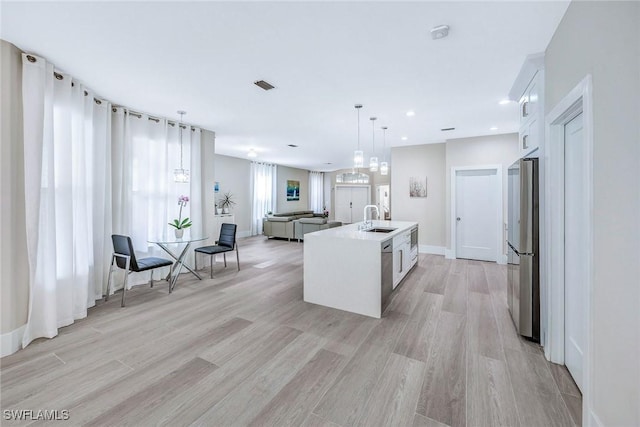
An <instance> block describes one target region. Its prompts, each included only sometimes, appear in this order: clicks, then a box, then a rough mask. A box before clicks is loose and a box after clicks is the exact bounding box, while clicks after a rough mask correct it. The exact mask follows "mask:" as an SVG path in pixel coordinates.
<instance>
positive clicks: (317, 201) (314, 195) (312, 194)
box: [309, 172, 324, 213]
mask: <svg viewBox="0 0 640 427" xmlns="http://www.w3.org/2000/svg"><path fill="white" fill-rule="evenodd" d="M309 209H311V210H312V211H314V212H316V213H320V212H324V172H309Z"/></svg>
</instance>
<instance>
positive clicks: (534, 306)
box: [507, 158, 540, 342]
mask: <svg viewBox="0 0 640 427" xmlns="http://www.w3.org/2000/svg"><path fill="white" fill-rule="evenodd" d="M508 188H509V190H508V191H509V206H508V209H509V213H508V223H507V246H508V248H507V250H508V287H507V302H508V305H509V312H510V313H511V318H512V319H513V323H514V324H515V325H516V329H517V331H518V333H519V334H520V335H523V336H525V337H528V338H530V339H532V340H533V341H536V342H540V262H539V256H540V244H539V238H538V237H539V230H540V227H539V223H538V218H539V216H538V194H539V180H538V159H535V158H525V159H521V160H518V161H517V162H516V163H514V164H513V165H511V166H510V167H509V175H508Z"/></svg>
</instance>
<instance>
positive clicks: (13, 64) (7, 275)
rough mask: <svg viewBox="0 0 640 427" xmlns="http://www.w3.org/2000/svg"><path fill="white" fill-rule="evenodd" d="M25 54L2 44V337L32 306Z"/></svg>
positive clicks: (0, 73)
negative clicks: (25, 146) (26, 195)
mask: <svg viewBox="0 0 640 427" xmlns="http://www.w3.org/2000/svg"><path fill="white" fill-rule="evenodd" d="M21 54H22V52H21V51H20V50H19V49H18V48H16V47H15V46H13V45H12V44H10V43H7V42H6V41H4V40H0V55H1V56H0V88H1V96H0V118H1V120H2V121H1V123H2V131H1V133H0V135H1V138H2V140H1V144H0V146H1V150H2V151H1V155H0V174H1V175H0V176H1V181H0V191H1V192H2V209H0V227H1V228H2V234H1V235H2V238H1V239H0V299H1V300H0V320H1V322H0V334H7V333H9V332H11V331H14V330H16V329H18V328H19V327H21V326H22V325H24V324H25V323H26V322H27V309H28V303H29V284H28V265H27V248H26V225H25V206H24V204H25V200H24V151H23V136H22V57H21ZM4 344H5V342H4V339H3V345H4ZM4 351H5V349H4V348H3V353H4Z"/></svg>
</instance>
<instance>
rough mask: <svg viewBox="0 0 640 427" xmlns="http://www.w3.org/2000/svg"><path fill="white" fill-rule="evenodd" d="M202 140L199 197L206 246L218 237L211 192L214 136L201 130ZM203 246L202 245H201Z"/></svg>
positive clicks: (214, 152)
mask: <svg viewBox="0 0 640 427" xmlns="http://www.w3.org/2000/svg"><path fill="white" fill-rule="evenodd" d="M202 139H203V141H204V143H203V146H202V157H201V158H200V162H201V164H200V166H201V168H202V194H201V195H200V197H201V198H202V200H204V203H203V206H202V207H203V210H204V213H203V215H204V233H205V235H207V236H209V240H208V241H207V244H211V245H213V244H214V242H215V241H216V240H217V239H218V236H214V227H215V225H214V221H213V215H214V214H215V204H216V202H215V194H214V192H213V186H214V184H215V180H216V174H215V167H216V134H215V133H214V132H212V131H210V130H206V129H202ZM202 245H204V243H203V244H202Z"/></svg>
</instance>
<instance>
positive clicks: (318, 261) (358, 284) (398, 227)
mask: <svg viewBox="0 0 640 427" xmlns="http://www.w3.org/2000/svg"><path fill="white" fill-rule="evenodd" d="M361 225H362V223H360V224H350V225H345V226H342V227H336V228H331V229H328V230H322V231H316V232H314V233H307V234H305V240H304V285H303V286H304V300H305V301H306V302H310V303H314V304H319V305H324V306H326V307H332V308H337V309H340V310H345V311H349V312H352V313H358V314H363V315H365V316H371V317H375V318H380V317H381V316H382V313H383V312H384V309H385V308H386V306H387V305H388V303H389V301H390V300H391V297H392V292H393V289H395V288H396V286H397V285H398V283H400V281H401V280H402V279H403V278H404V277H405V275H406V274H407V273H408V272H409V270H410V267H412V265H415V263H412V262H411V258H410V257H409V256H410V252H411V231H412V230H416V229H417V227H418V224H417V223H416V222H408V221H373V222H372V228H377V229H385V230H384V231H388V230H389V229H393V230H392V231H389V232H372V231H362V230H359V229H358V226H361ZM407 236H408V237H407ZM396 241H397V242H398V245H399V247H400V248H401V251H396V247H395V245H394V242H396ZM396 267H397V268H396Z"/></svg>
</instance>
